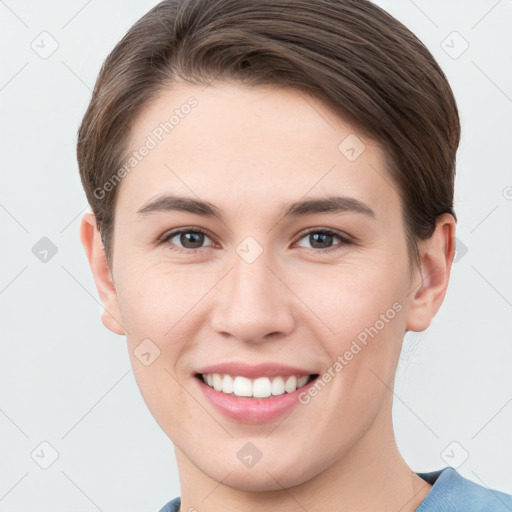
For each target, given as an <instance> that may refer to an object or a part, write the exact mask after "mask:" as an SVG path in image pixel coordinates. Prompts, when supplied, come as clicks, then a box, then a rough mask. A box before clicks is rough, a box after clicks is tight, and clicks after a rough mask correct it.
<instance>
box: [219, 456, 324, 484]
mask: <svg viewBox="0 0 512 512" xmlns="http://www.w3.org/2000/svg"><path fill="white" fill-rule="evenodd" d="M303 462H304V461H303ZM277 465H278V464H277V461H272V460H267V461H263V459H262V460H260V461H259V462H258V463H257V464H255V465H254V466H253V467H251V468H246V467H244V466H243V465H242V464H240V467H238V466H236V467H235V468H230V469H226V471H225V472H223V473H219V472H218V471H215V472H214V473H213V474H210V475H209V476H210V477H211V478H213V479H215V480H217V481H219V482H220V481H222V483H223V484H225V485H227V486H228V487H231V488H233V489H237V490H240V491H249V492H272V491H280V490H282V489H283V488H290V487H294V486H297V485H300V484H303V483H304V482H306V481H308V480H309V479H311V478H312V477H313V476H314V475H306V474H305V473H304V472H303V471H302V470H301V468H299V467H297V465H296V463H293V462H292V461H290V463H289V464H288V465H287V464H286V463H285V461H283V460H280V461H279V467H276V466H277ZM285 466H289V467H288V468H287V467H285ZM292 468H293V469H292ZM304 469H306V468H304ZM230 471H231V473H230V474H229V476H228V477H226V475H227V474H228V473H229V472H230Z"/></svg>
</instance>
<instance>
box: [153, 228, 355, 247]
mask: <svg viewBox="0 0 512 512" xmlns="http://www.w3.org/2000/svg"><path fill="white" fill-rule="evenodd" d="M182 233H200V234H203V235H206V236H207V237H208V238H210V239H212V237H211V236H210V235H209V234H208V233H207V232H206V231H204V230H203V229H201V228H195V227H194V228H192V227H188V228H181V229H178V230H176V231H172V232H170V233H168V234H165V235H164V236H163V237H161V239H160V240H159V243H160V244H166V245H168V246H169V249H171V250H172V251H175V252H178V253H184V254H190V253H196V254H201V253H202V252H204V250H205V249H207V248H208V247H199V248H198V249H186V248H179V247H177V246H176V245H175V244H173V243H171V242H170V240H171V239H172V238H174V237H175V236H176V235H180V234H182ZM311 233H321V234H322V235H333V236H335V237H338V238H339V239H340V240H341V243H339V244H338V245H335V246H333V247H328V248H327V249H316V248H314V247H311V248H308V247H306V249H309V250H310V251H315V253H318V252H320V253H324V254H325V253H327V252H331V251H336V250H339V249H340V248H341V247H343V246H347V245H352V244H354V242H353V240H351V239H350V238H349V237H347V236H344V235H341V234H340V233H338V232H336V231H333V230H331V229H327V228H324V229H322V228H312V229H309V230H308V231H305V232H304V233H301V235H300V236H299V237H298V238H297V242H298V241H300V240H302V239H303V238H304V237H306V236H307V235H310V234H311Z"/></svg>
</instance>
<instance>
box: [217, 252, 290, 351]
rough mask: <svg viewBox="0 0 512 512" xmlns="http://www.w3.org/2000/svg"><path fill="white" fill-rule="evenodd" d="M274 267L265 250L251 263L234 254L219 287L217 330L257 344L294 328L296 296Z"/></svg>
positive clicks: (282, 334) (225, 334)
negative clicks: (229, 269) (230, 266)
mask: <svg viewBox="0 0 512 512" xmlns="http://www.w3.org/2000/svg"><path fill="white" fill-rule="evenodd" d="M273 267H275V265H272V264H271V262H270V261H269V258H267V256H266V253H265V252H264V253H263V254H261V255H260V256H259V257H258V258H257V259H256V260H255V261H253V262H252V263H248V262H246V261H244V260H243V259H242V258H240V257H239V256H238V255H236V254H235V256H234V258H233V265H232V268H231V271H230V272H229V273H228V275H227V276H225V278H224V279H222V281H221V283H219V286H217V287H216V288H217V290H216V297H215V309H214V311H213V315H212V320H211V323H212V328H213V329H214V330H215V332H217V333H221V334H222V335H224V336H227V335H231V336H234V337H236V338H238V340H240V341H242V342H244V343H252V344H254V343H262V342H265V341H269V340H275V339H277V338H278V337H279V336H283V337H285V336H286V335H288V334H290V333H291V332H292V331H293V329H294V327H295V317H296V315H295V316H294V302H293V301H294V295H293V293H292V291H290V288H289V287H288V286H287V285H286V280H285V279H283V277H282V276H280V275H279V274H280V272H278V271H276V269H275V268H273Z"/></svg>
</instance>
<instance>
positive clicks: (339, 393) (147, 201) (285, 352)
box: [109, 84, 417, 490]
mask: <svg viewBox="0 0 512 512" xmlns="http://www.w3.org/2000/svg"><path fill="white" fill-rule="evenodd" d="M191 97H193V98H194V100H190V99H189V98H191ZM187 104H188V105H190V108H187V107H183V106H184V105H187ZM192 105H193V106H192ZM176 110H177V111H178V114H176V116H175V119H174V120H173V123H174V124H173V126H172V128H169V125H165V124H164V125H161V123H163V122H164V121H166V120H169V118H170V116H171V115H172V114H173V111H176ZM178 118H179V120H178ZM162 126H164V127H165V128H162ZM148 136H150V139H151V140H153V142H155V141H156V144H153V143H148V140H149V139H148ZM145 144H146V146H154V147H150V149H149V151H142V152H143V153H147V154H146V155H145V156H144V157H143V158H141V160H140V161H138V163H137V164H136V165H135V166H134V167H133V169H131V170H130V172H128V173H127V174H126V176H125V177H124V178H123V180H122V182H121V184H120V185H118V186H119V190H118V191H117V193H118V197H117V203H116V207H115V228H114V238H113V267H112V268H113V271H112V278H113V282H114V285H115V294H114V296H113V297H114V298H113V302H111V303H110V304H109V309H110V312H111V313H112V314H113V316H116V317H117V319H118V321H119V324H121V325H122V326H123V329H122V331H121V332H124V333H126V335H127V342H128V348H129V354H130V358H131V362H132V365H133V371H134V374H135V377H136V380H137V383H138V385H139V387H140V390H141V393H142V395H143V397H144V400H145V402H146V403H147V405H148V407H149V409H150V411H151V413H152V414H153V416H154V417H155V419H156V421H157V422H158V423H159V425H160V426H161V428H162V429H163V430H164V431H165V433H166V434H167V435H168V436H169V437H170V438H171V439H172V441H173V443H174V444H175V446H176V453H177V458H178V464H179V465H182V466H183V467H185V466H186V467H187V468H189V470H190V471H198V472H200V473H201V474H202V475H204V476H205V477H206V478H212V479H214V480H216V481H218V482H220V481H224V483H225V484H227V485H229V486H233V487H236V488H240V489H245V490H273V489H279V488H281V487H289V486H292V485H298V484H300V483H303V482H305V481H307V480H311V479H313V478H315V476H317V475H319V474H320V473H322V472H323V471H326V470H327V469H328V468H331V467H333V465H339V464H342V463H343V462H344V461H349V460H352V461H354V460H355V458H356V457H358V460H360V461H364V460H365V459H366V460H370V459H371V457H372V453H376V450H377V448H378V446H377V445H378V444H379V443H381V444H384V443H386V442H387V438H388V430H386V429H388V428H390V424H391V421H390V417H391V393H390V391H389V390H390V388H392V386H393V378H394V373H395V369H396V365H397V361H398V358H399V353H400V348H401V343H402V339H403V335H404V332H405V330H406V329H407V328H408V327H409V324H408V322H411V321H412V320H411V317H410V315H411V308H410V306H411V301H412V299H413V298H414V297H415V292H416V289H415V287H416V285H417V283H416V282H414V279H412V278H411V276H410V274H409V262H408V256H407V247H406V238H405V230H404V222H403V218H402V207H401V202H400V197H399V195H398V193H397V190H396V189H395V187H394V186H393V184H392V182H391V180H390V178H389V177H388V176H387V174H386V171H385V169H384V164H383V158H384V153H383V151H382V148H380V147H379V146H378V145H377V144H376V143H375V142H374V141H372V140H371V139H369V138H368V137H366V136H365V135H364V134H362V133H359V132H357V131H356V130H355V129H354V128H353V127H352V126H351V125H350V124H349V123H347V122H345V121H343V120H342V119H340V118H339V117H337V116H336V115H335V114H334V113H333V112H332V111H330V110H329V109H328V108H327V107H326V106H325V105H324V104H323V103H321V102H320V101H319V100H317V99H314V98H312V97H309V96H306V95H304V94H303V93H299V92H297V91H293V90H284V89H282V90H277V89H271V88H262V87H258V88H249V87H242V86H238V85H236V86H235V85H225V84H218V85H216V86H214V85H211V86H209V87H207V88H206V89H204V90H203V88H200V87H195V86H190V85H180V86H176V87H175V88H173V89H172V90H169V91H166V92H165V93H163V94H162V95H161V96H160V97H159V98H158V99H157V100H155V101H153V103H152V104H150V105H149V106H148V107H147V108H146V110H145V111H144V112H143V114H142V115H141V117H140V118H139V119H137V122H136V124H135V125H134V126H133V130H132V132H131V138H130V148H131V150H132V151H136V150H139V149H140V148H141V147H142V146H143V145H145ZM178 198H180V199H178ZM327 200H328V201H327ZM225 375H227V377H224V376H225ZM212 386H213V387H212ZM297 388H298V389H297ZM251 395H252V396H251Z"/></svg>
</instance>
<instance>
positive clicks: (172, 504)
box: [158, 497, 181, 512]
mask: <svg viewBox="0 0 512 512" xmlns="http://www.w3.org/2000/svg"><path fill="white" fill-rule="evenodd" d="M180 503H181V502H180V498H179V497H178V498H174V499H173V500H171V501H169V503H167V504H166V505H164V506H163V507H162V508H161V509H160V510H159V511H158V512H178V510H179V509H180Z"/></svg>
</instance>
